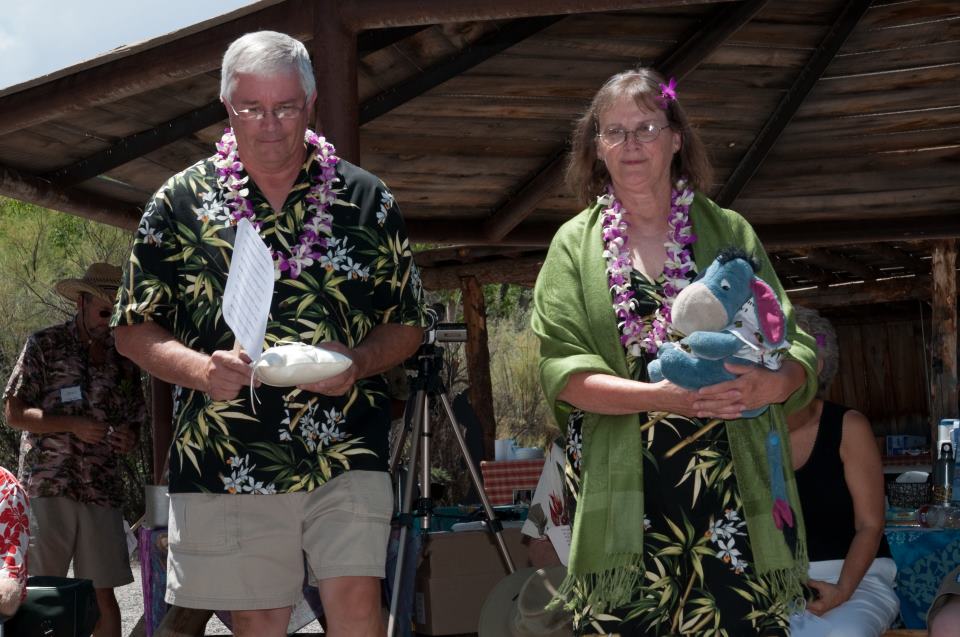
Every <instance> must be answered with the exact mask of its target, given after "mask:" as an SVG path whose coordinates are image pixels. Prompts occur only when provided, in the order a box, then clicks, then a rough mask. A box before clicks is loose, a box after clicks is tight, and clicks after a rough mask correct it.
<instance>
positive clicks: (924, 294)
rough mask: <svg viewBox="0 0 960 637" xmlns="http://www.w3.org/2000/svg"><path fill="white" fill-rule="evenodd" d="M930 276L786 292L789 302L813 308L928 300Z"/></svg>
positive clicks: (930, 283)
mask: <svg viewBox="0 0 960 637" xmlns="http://www.w3.org/2000/svg"><path fill="white" fill-rule="evenodd" d="M931 285H932V279H931V277H929V276H918V277H904V278H901V279H886V280H880V281H871V282H868V283H850V284H845V285H832V286H829V287H828V288H826V289H815V290H793V291H791V290H787V295H788V296H789V297H790V300H791V301H792V302H794V303H797V304H799V305H805V306H807V307H812V308H816V309H820V308H831V307H849V306H851V305H871V304H874V303H892V302H896V301H910V300H922V301H927V300H929V299H930V289H931Z"/></svg>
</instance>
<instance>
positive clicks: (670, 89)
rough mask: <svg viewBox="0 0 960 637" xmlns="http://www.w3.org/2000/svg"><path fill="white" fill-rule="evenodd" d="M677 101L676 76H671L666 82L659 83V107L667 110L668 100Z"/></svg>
mask: <svg viewBox="0 0 960 637" xmlns="http://www.w3.org/2000/svg"><path fill="white" fill-rule="evenodd" d="M676 101H677V78H675V77H671V78H670V80H669V81H668V82H667V83H666V84H663V83H661V84H660V108H662V109H663V110H667V106H669V105H670V102H676Z"/></svg>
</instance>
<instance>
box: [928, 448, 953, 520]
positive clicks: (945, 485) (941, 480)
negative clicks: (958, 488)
mask: <svg viewBox="0 0 960 637" xmlns="http://www.w3.org/2000/svg"><path fill="white" fill-rule="evenodd" d="M953 463H954V455H953V444H952V443H949V442H943V443H941V444H940V455H939V456H938V457H937V461H936V462H935V463H934V465H933V494H932V496H933V497H932V500H933V502H932V504H933V505H935V506H949V505H950V500H951V499H952V493H953V471H954V467H953Z"/></svg>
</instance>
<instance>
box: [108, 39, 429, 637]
mask: <svg viewBox="0 0 960 637" xmlns="http://www.w3.org/2000/svg"><path fill="white" fill-rule="evenodd" d="M220 97H221V101H222V102H223V104H224V106H225V108H226V110H227V114H228V116H229V119H230V126H231V128H229V129H227V131H226V132H225V133H224V135H223V137H222V139H221V140H220V142H219V143H218V144H217V152H216V154H214V155H213V156H212V157H210V158H208V159H205V160H203V161H200V162H198V163H196V164H194V165H193V166H191V167H189V168H187V169H186V170H185V171H183V172H181V173H179V174H177V175H175V176H173V177H172V178H170V180H169V181H167V183H166V184H164V185H163V186H162V187H161V188H160V190H159V191H158V192H157V194H156V195H155V196H154V198H153V199H152V200H151V201H150V202H148V204H147V206H146V208H145V210H144V215H143V218H142V220H141V223H140V227H139V229H138V232H137V237H136V241H135V244H134V248H133V254H132V256H131V257H130V261H129V263H128V264H127V267H126V270H125V272H124V279H123V285H122V286H121V287H122V290H121V293H120V296H119V298H118V307H117V312H116V314H115V316H114V324H115V325H116V326H117V327H116V329H115V334H116V339H117V346H118V348H119V349H120V351H121V352H123V353H124V354H125V355H126V356H129V357H130V358H131V359H133V360H134V361H136V362H138V363H139V364H140V365H141V366H142V367H143V368H144V369H145V370H147V371H148V372H150V373H151V374H153V375H154V376H156V377H158V378H161V379H163V380H166V381H168V382H171V383H172V384H174V386H175V394H174V428H175V431H174V439H173V443H172V446H171V453H170V477H169V482H170V493H171V498H170V500H171V501H170V525H169V540H170V554H169V564H168V569H167V594H166V599H167V601H168V602H170V603H172V604H175V605H177V606H183V607H187V608H216V609H222V610H230V611H232V623H233V628H234V631H235V634H237V635H251V636H252V635H255V636H257V637H269V636H274V635H276V636H280V635H286V627H287V622H288V619H289V616H290V611H291V607H292V606H293V605H294V604H295V603H297V602H298V601H299V599H300V596H301V584H302V578H303V559H304V557H306V560H307V563H308V565H309V567H310V570H311V571H312V572H313V574H314V575H315V577H316V578H317V580H318V581H319V589H320V596H321V599H322V602H323V607H324V609H325V613H326V627H327V632H328V634H331V635H334V636H336V635H370V636H373V635H381V634H382V633H383V626H382V616H381V606H380V599H381V597H380V579H381V578H383V576H384V564H385V557H386V547H387V539H388V535H389V528H390V526H389V525H390V518H391V515H392V510H393V499H392V496H391V489H390V481H389V476H388V475H387V473H386V469H387V461H388V460H387V456H388V449H387V447H388V445H387V432H388V429H389V423H390V414H389V397H388V394H387V386H386V382H385V381H384V378H383V375H382V372H384V371H385V370H388V369H390V368H391V367H393V366H395V365H397V364H398V363H400V362H401V361H403V360H404V359H406V358H407V357H409V356H410V355H411V354H413V353H414V352H415V351H416V349H417V347H418V345H419V343H420V341H421V338H422V331H423V329H422V328H423V326H424V325H425V320H424V312H423V307H422V302H421V289H420V279H419V275H418V273H417V269H416V267H415V265H414V263H413V258H412V257H413V255H412V252H411V249H410V246H409V242H408V241H407V238H406V231H405V229H404V224H403V220H402V218H401V217H400V213H399V211H398V209H397V207H396V205H395V203H394V200H393V196H392V195H391V194H390V191H389V190H388V189H387V188H386V186H385V185H384V184H383V183H382V182H380V181H379V180H378V179H377V178H376V177H374V176H373V175H371V174H370V173H367V172H365V171H363V170H361V169H360V168H358V167H356V166H353V165H351V164H349V163H348V162H346V161H344V160H341V159H339V158H338V157H337V156H336V154H335V151H334V148H333V146H332V145H331V144H330V143H329V142H327V141H326V140H325V139H324V138H323V137H320V136H319V135H317V134H316V133H314V132H313V131H311V130H309V129H308V128H307V123H308V122H309V121H310V119H311V117H312V115H313V106H314V102H315V99H316V89H315V84H314V79H313V71H312V68H311V65H310V60H309V57H308V55H307V51H306V49H305V48H304V46H303V45H302V44H301V43H300V42H298V41H296V40H294V39H293V38H290V37H289V36H286V35H283V34H280V33H275V32H269V31H262V32H258V33H251V34H247V35H245V36H243V37H241V38H239V39H238V40H236V41H235V42H233V43H232V44H231V45H230V47H229V48H228V49H227V52H226V54H225V55H224V59H223V69H222V85H221V96H220ZM242 219H249V220H250V221H251V222H252V223H253V224H254V227H256V229H257V230H258V231H259V233H260V236H261V237H262V239H263V240H264V242H265V243H266V245H267V246H268V247H269V249H270V251H271V253H272V255H273V259H274V266H275V270H276V272H275V275H276V282H275V286H274V294H273V298H272V300H271V307H270V316H269V322H268V325H267V333H266V338H265V341H266V345H274V344H276V343H278V342H280V341H291V340H292V341H299V342H302V343H308V344H316V345H319V346H322V347H324V348H326V349H329V350H333V351H335V352H338V353H341V354H344V355H346V356H349V357H350V358H351V359H352V361H353V363H352V365H351V366H350V367H349V368H348V369H347V370H346V371H344V372H342V373H340V374H338V375H336V376H333V377H331V378H328V379H326V380H321V381H318V382H315V383H311V384H302V385H299V386H296V387H267V386H265V385H264V386H260V387H259V388H258V389H257V392H256V393H257V397H256V398H257V401H258V405H257V407H256V409H255V410H254V405H253V404H252V403H251V396H250V393H249V392H248V391H246V390H245V388H246V387H247V386H249V384H250V379H251V369H250V365H249V363H250V361H251V358H256V357H257V356H258V355H259V354H260V352H243V351H240V350H239V349H238V348H235V347H234V341H235V336H234V334H233V333H232V332H231V331H230V328H229V327H228V326H227V325H226V323H225V322H224V318H223V311H222V309H223V308H222V298H223V291H224V288H225V285H226V278H227V272H228V270H229V266H230V260H231V257H232V253H233V247H232V246H233V243H234V238H235V235H236V231H237V230H236V226H237V224H238V223H239V222H240V221H241V220H242Z"/></svg>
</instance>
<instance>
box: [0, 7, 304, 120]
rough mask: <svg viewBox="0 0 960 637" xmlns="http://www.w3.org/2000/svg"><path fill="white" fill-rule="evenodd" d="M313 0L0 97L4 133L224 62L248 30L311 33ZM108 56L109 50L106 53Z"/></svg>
mask: <svg viewBox="0 0 960 637" xmlns="http://www.w3.org/2000/svg"><path fill="white" fill-rule="evenodd" d="M313 4H314V3H313V2H311V1H310V0H286V2H283V3H279V4H274V5H272V6H269V7H265V8H263V9H261V10H259V11H255V12H252V13H248V14H246V15H242V16H241V17H238V18H236V19H234V20H231V21H229V22H224V23H222V24H218V25H215V26H212V27H210V28H208V29H204V30H202V31H197V30H194V31H193V32H189V33H187V34H186V35H183V36H181V37H179V38H176V39H174V40H171V41H168V42H165V43H162V44H157V45H153V46H151V45H150V44H147V45H145V46H144V47H143V48H141V47H133V50H134V52H133V53H129V54H126V55H123V53H115V54H113V55H115V56H116V55H122V57H119V58H117V59H113V60H110V61H106V62H103V63H102V64H98V65H96V66H91V67H89V68H84V69H82V70H79V71H76V72H74V73H71V74H69V75H66V76H64V77H60V78H58V79H54V80H51V81H49V82H44V83H42V84H38V85H36V86H33V87H30V88H27V89H24V90H21V91H17V92H16V93H10V94H7V95H4V96H3V97H0V113H3V118H2V119H0V135H5V134H7V133H10V132H12V131H15V130H19V129H21V128H26V127H28V126H34V125H36V124H41V123H43V122H46V121H49V120H51V119H55V118H57V117H63V116H65V115H69V114H71V113H76V112H78V111H81V110H83V109H85V108H90V107H91V106H99V105H101V104H107V103H110V102H115V101H117V100H120V99H123V98H126V97H130V96H133V95H138V94H140V93H144V92H146V91H149V90H152V89H156V88H160V87H161V86H166V85H167V84H171V83H173V82H177V81H179V80H183V79H186V78H189V77H193V76H195V75H199V74H201V73H206V72H209V71H214V70H216V69H218V68H219V67H220V59H221V57H222V56H223V52H224V50H226V48H227V46H228V45H229V44H230V42H232V41H233V40H235V39H236V38H238V37H240V36H241V35H243V34H244V33H248V32H250V31H258V30H261V29H273V30H276V31H282V32H284V33H288V34H290V35H292V36H293V37H295V38H298V39H301V40H305V39H308V38H309V37H312V28H313V19H312V16H313ZM105 57H109V56H105Z"/></svg>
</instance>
